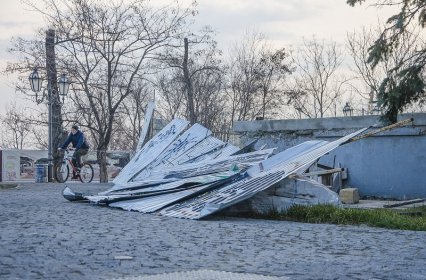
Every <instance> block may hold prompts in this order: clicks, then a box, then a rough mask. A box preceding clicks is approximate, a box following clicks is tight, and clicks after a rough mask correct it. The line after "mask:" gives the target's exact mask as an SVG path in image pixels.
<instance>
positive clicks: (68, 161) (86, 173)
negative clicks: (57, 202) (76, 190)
mask: <svg viewBox="0 0 426 280" xmlns="http://www.w3.org/2000/svg"><path fill="white" fill-rule="evenodd" d="M73 154H74V150H71V149H66V150H64V159H63V160H62V162H61V163H59V164H57V165H56V167H55V177H56V180H57V181H58V182H59V183H64V182H66V181H67V180H68V177H69V176H70V170H72V171H73V174H76V176H78V178H79V179H80V181H81V182H82V183H90V182H92V180H93V167H92V165H91V164H90V163H87V162H82V163H81V167H80V171H78V170H77V168H76V167H75V165H74V164H73V163H72V155H73Z"/></svg>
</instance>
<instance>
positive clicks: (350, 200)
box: [339, 188, 359, 204]
mask: <svg viewBox="0 0 426 280" xmlns="http://www.w3.org/2000/svg"><path fill="white" fill-rule="evenodd" d="M339 195H340V201H341V202H342V203H345V204H355V203H358V202H359V192H358V189H357V188H347V189H341V190H340V193H339Z"/></svg>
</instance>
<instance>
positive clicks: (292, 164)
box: [160, 129, 366, 219]
mask: <svg viewBox="0 0 426 280" xmlns="http://www.w3.org/2000/svg"><path fill="white" fill-rule="evenodd" d="M365 130H366V129H361V130H359V131H357V132H355V133H352V134H349V135H348V136H345V137H342V138H340V139H338V140H336V141H333V142H330V143H327V144H324V142H318V143H312V144H313V146H312V148H310V149H308V150H303V149H300V147H295V148H293V149H292V148H291V149H288V150H286V151H287V152H286V151H284V152H282V153H281V155H279V157H281V158H282V159H285V158H287V160H284V161H281V160H277V159H276V158H275V157H276V156H273V157H271V159H269V164H270V165H269V167H268V168H269V169H268V170H263V169H262V167H261V168H260V170H259V171H260V172H259V173H256V172H255V171H254V170H251V171H250V170H249V171H250V172H247V176H246V177H245V178H243V179H242V180H239V181H238V182H235V183H233V184H230V185H227V186H224V187H222V188H219V189H215V190H213V191H211V192H209V193H205V194H202V195H200V196H197V197H195V198H193V199H190V200H187V201H184V202H181V203H178V204H175V205H172V206H169V207H167V208H165V209H163V210H162V211H160V214H161V215H164V216H170V217H178V218H188V219H200V218H203V217H205V216H207V215H210V214H213V213H215V212H217V211H220V210H222V209H224V208H226V207H229V206H231V205H234V204H236V203H238V202H240V201H243V200H245V199H247V198H250V197H252V196H253V195H255V194H256V193H258V192H260V191H263V190H265V189H267V188H269V187H270V186H272V185H273V184H275V183H277V182H279V181H281V180H282V179H284V178H286V177H287V176H289V175H290V174H293V173H295V172H298V171H301V170H306V169H307V168H308V167H309V166H310V165H311V164H312V163H313V162H315V161H316V160H317V159H318V158H320V157H321V156H322V155H324V154H326V153H328V152H330V151H331V150H333V149H335V148H336V147H338V146H339V145H341V144H343V143H345V142H346V141H348V140H349V139H351V138H353V137H354V136H356V135H358V134H360V133H361V132H363V131H365ZM315 146H317V147H316V148H315ZM266 161H268V160H266ZM256 168H257V167H256ZM262 170H263V171H262ZM249 173H250V174H252V176H249V175H248V174H249Z"/></svg>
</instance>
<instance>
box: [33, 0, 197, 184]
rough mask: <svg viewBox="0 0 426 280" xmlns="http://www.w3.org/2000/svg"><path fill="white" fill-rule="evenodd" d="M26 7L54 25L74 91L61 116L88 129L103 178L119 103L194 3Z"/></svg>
mask: <svg viewBox="0 0 426 280" xmlns="http://www.w3.org/2000/svg"><path fill="white" fill-rule="evenodd" d="M40 2H42V3H40ZM41 4H44V6H43V5H41ZM29 5H30V6H31V7H32V8H33V9H34V10H36V11H38V12H40V13H42V14H43V15H44V16H45V18H46V21H47V23H48V24H49V25H50V26H52V27H54V28H55V29H56V33H57V35H58V42H57V43H56V46H57V56H58V64H60V66H59V67H60V68H62V69H67V71H68V72H69V73H71V76H72V80H73V90H74V91H73V92H72V93H71V94H70V100H71V101H72V105H70V104H68V105H67V106H66V108H67V114H66V115H65V120H68V121H74V122H78V123H80V124H81V126H83V127H86V128H87V129H89V130H90V133H91V135H92V139H93V141H94V143H95V145H96V150H97V157H98V161H99V163H100V166H101V170H100V171H101V178H100V179H101V181H102V182H105V181H107V173H106V150H107V149H108V147H109V144H110V141H111V139H112V135H113V132H114V125H115V124H116V123H115V120H116V117H117V114H118V113H119V111H120V106H121V104H123V102H124V100H125V99H126V98H128V97H129V96H130V95H131V93H132V92H135V91H136V90H137V89H136V88H135V87H137V86H136V85H137V84H138V81H142V80H143V79H144V77H145V76H146V75H148V74H149V68H150V62H151V61H152V60H154V59H155V58H156V57H157V55H158V53H159V52H161V50H162V48H164V47H165V46H168V45H170V44H171V43H172V42H173V40H175V39H176V38H180V36H181V33H180V30H181V28H182V26H183V25H184V24H185V19H186V18H187V17H189V16H190V15H191V14H192V13H193V10H192V7H190V8H186V9H181V8H180V7H179V6H178V5H176V6H166V7H163V8H151V7H150V6H148V2H147V1H143V0H134V1H130V3H129V2H124V1H110V2H108V3H105V2H104V1H99V0H93V1H89V0H61V1H56V0H42V1H37V5H35V3H31V2H30V3H29ZM39 7H40V8H39Z"/></svg>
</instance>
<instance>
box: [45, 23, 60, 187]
mask: <svg viewBox="0 0 426 280" xmlns="http://www.w3.org/2000/svg"><path fill="white" fill-rule="evenodd" d="M46 74H47V91H48V98H47V100H48V106H49V116H48V118H49V120H48V124H49V135H48V160H49V163H48V164H49V165H48V181H49V182H53V168H52V167H53V163H54V159H57V158H58V151H57V147H58V146H59V141H60V139H61V134H62V115H61V103H60V99H59V94H58V77H57V72H56V57H55V30H54V29H49V30H47V31H46Z"/></svg>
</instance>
